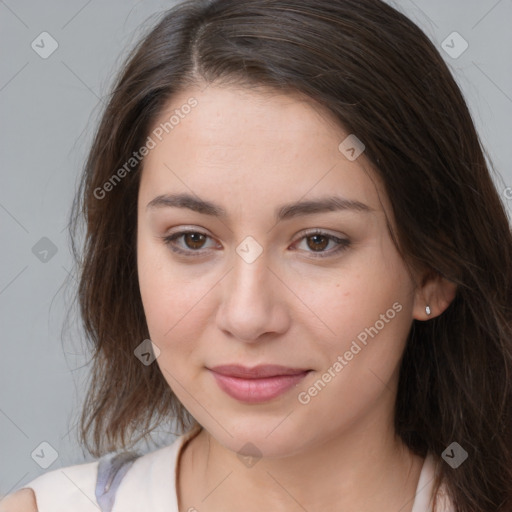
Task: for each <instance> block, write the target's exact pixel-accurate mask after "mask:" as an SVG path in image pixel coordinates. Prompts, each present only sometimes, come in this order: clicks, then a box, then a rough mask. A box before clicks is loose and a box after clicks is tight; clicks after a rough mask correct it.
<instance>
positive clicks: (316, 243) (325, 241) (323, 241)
mask: <svg viewBox="0 0 512 512" xmlns="http://www.w3.org/2000/svg"><path fill="white" fill-rule="evenodd" d="M306 240H308V242H307V244H308V247H309V248H310V249H312V250H313V251H322V250H323V249H325V248H326V247H327V246H328V245H329V238H327V237H326V236H325V235H310V236H308V237H306ZM311 240H312V243H310V241H311Z"/></svg>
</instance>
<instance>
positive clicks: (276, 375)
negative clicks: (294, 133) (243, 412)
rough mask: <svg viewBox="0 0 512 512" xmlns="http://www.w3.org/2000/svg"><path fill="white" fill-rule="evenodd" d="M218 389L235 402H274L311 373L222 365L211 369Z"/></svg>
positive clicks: (279, 368)
mask: <svg viewBox="0 0 512 512" xmlns="http://www.w3.org/2000/svg"><path fill="white" fill-rule="evenodd" d="M209 370H210V371H211V372H212V375H213V376H214V377H215V380H216V382H217V384H218V385H219V387H220V388H221V389H222V390H223V391H224V392H225V393H227V394H228V395H229V396H231V397H232V398H235V399H236V400H240V401H241V402H247V403H259V402H266V401H268V400H272V399H273V398H276V397H278V396H279V395H281V394H283V393H285V392H286V391H288V390H289V389H290V388H292V387H294V386H296V385H297V384H298V383H299V382H300V381H301V380H302V379H303V378H304V377H305V376H306V375H307V374H308V372H309V371H310V370H308V369H303V368H287V367H285V366H278V365H260V366H256V367H254V368H246V367H244V366H239V365H223V366H215V367H213V368H209Z"/></svg>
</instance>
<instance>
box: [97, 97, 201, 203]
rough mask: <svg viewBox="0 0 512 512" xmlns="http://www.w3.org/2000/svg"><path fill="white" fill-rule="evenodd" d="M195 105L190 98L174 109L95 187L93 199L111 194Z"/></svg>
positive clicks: (193, 100) (195, 102) (193, 99)
mask: <svg viewBox="0 0 512 512" xmlns="http://www.w3.org/2000/svg"><path fill="white" fill-rule="evenodd" d="M197 104H198V102H197V100H196V98H194V97H191V98H189V99H188V100H187V102H186V103H184V104H183V105H181V107H180V108H177V109H175V110H174V112H173V114H172V115H171V116H170V117H169V119H168V120H167V121H165V122H163V123H160V124H159V125H158V126H157V127H156V128H155V129H154V130H153V131H152V132H151V135H149V136H148V138H147V139H146V142H145V143H144V144H143V145H142V146H141V147H140V148H139V149H138V150H137V151H134V152H133V153H132V156H131V157H130V158H128V160H127V161H126V162H125V163H124V165H123V166H122V167H119V169H117V171H116V172H115V173H114V174H112V176H111V177H110V178H109V179H108V180H107V181H105V183H103V185H102V186H101V187H96V188H95V189H94V192H93V195H94V197H95V198H96V199H99V200H101V199H104V198H105V197H106V195H107V193H108V192H111V191H112V190H113V189H114V188H115V187H116V186H117V185H118V184H119V183H120V182H121V180H122V179H123V178H125V177H126V175H127V174H129V173H130V172H131V171H133V169H135V168H136V167H137V166H138V165H139V163H140V162H142V160H143V158H144V157H146V156H147V155H148V154H149V152H150V151H151V150H152V149H154V148H155V147H156V145H157V143H158V142H161V141H162V139H163V137H164V133H166V134H167V133H170V132H171V131H172V130H174V128H176V126H178V125H179V124H180V123H181V120H182V119H185V117H186V116H187V115H188V114H190V112H191V111H192V108H194V107H196V106H197ZM157 141H158V142H157Z"/></svg>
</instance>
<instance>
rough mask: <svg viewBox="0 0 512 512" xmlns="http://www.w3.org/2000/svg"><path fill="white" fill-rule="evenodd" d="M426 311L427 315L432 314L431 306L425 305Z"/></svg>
mask: <svg viewBox="0 0 512 512" xmlns="http://www.w3.org/2000/svg"><path fill="white" fill-rule="evenodd" d="M425 313H427V315H430V313H431V311H430V306H426V307H425Z"/></svg>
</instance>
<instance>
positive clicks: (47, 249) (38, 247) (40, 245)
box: [32, 236, 58, 263]
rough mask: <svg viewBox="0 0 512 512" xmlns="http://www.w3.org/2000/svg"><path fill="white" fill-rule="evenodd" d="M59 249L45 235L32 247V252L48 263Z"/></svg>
mask: <svg viewBox="0 0 512 512" xmlns="http://www.w3.org/2000/svg"><path fill="white" fill-rule="evenodd" d="M57 250H58V249H57V246H56V245H55V244H54V243H53V242H52V241H51V240H50V239H49V238H46V237H45V236H43V238H41V239H40V240H39V241H38V242H36V244H35V245H34V246H33V247H32V253H33V254H34V256H35V257H36V258H37V259H38V260H39V261H41V262H42V263H48V262H49V261H50V260H51V259H52V258H53V257H54V256H55V255H56V254H57Z"/></svg>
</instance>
